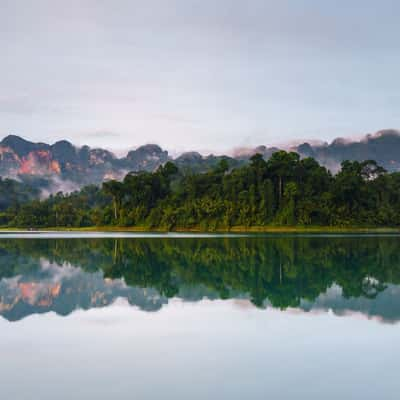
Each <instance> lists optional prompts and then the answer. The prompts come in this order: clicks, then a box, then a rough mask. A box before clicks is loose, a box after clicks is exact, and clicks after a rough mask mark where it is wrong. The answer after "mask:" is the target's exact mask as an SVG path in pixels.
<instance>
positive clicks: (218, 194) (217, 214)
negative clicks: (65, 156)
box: [3, 151, 400, 230]
mask: <svg viewBox="0 0 400 400" xmlns="http://www.w3.org/2000/svg"><path fill="white" fill-rule="evenodd" d="M3 223H4V224H7V225H9V226H13V227H32V228H41V227H87V226H108V225H109V226H122V227H124V226H126V227H130V226H140V227H144V228H148V229H155V228H161V229H167V230H173V229H192V228H195V229H201V230H215V229H227V230H228V229H230V228H232V227H235V226H236V227H237V226H239V227H245V228H246V227H251V226H267V225H277V226H281V225H282V226H296V225H301V226H310V225H316V226H318V225H322V226H344V227H345V226H399V225H400V173H397V172H395V173H388V172H386V170H385V169H383V168H382V167H380V166H379V165H377V163H376V162H375V161H363V162H358V161H344V162H343V163H342V166H341V170H340V171H339V172H338V173H337V174H336V175H332V174H331V173H330V172H329V171H328V170H327V169H326V168H325V167H323V166H321V165H319V164H318V162H317V161H315V160H314V159H313V158H303V159H301V158H300V156H299V155H298V154H297V153H293V152H285V151H278V152H275V153H274V154H273V155H272V156H271V157H270V159H269V160H268V161H265V160H264V159H263V157H262V156H261V155H260V154H256V155H254V156H253V157H252V158H251V160H250V163H249V164H247V165H245V166H241V167H237V168H233V169H231V168H230V166H229V164H228V162H227V161H226V160H224V159H222V160H221V161H220V162H219V163H218V164H217V165H216V167H215V168H213V169H212V170H210V171H209V172H206V173H192V174H188V173H185V174H183V173H182V172H181V171H180V170H179V169H178V168H177V167H176V165H175V164H173V163H172V162H167V163H166V164H164V165H163V166H160V167H159V168H158V169H157V170H156V172H138V173H130V174H127V175H126V176H125V178H124V180H123V181H122V182H120V181H115V180H110V181H108V182H105V183H103V185H102V187H101V188H100V187H96V186H88V187H86V188H84V189H82V190H81V191H79V192H73V193H71V194H69V195H64V194H62V193H59V194H57V195H55V196H50V197H49V198H48V199H46V200H34V201H28V202H25V203H21V202H19V201H18V200H16V201H15V202H14V203H13V204H12V205H11V206H10V207H9V208H7V210H6V211H5V212H4V213H3Z"/></svg>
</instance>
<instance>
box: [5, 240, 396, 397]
mask: <svg viewBox="0 0 400 400" xmlns="http://www.w3.org/2000/svg"><path fill="white" fill-rule="evenodd" d="M399 244H400V237H398V236H390V235H387V236H352V235H345V236H341V235H315V236H313V235H309V236H307V235H298V236H295V235H293V236H288V235H275V236H273V235H272V236H257V235H254V236H245V235H242V236H232V235H230V236H229V235H228V236H212V235H129V234H118V235H112V234H108V235H106V237H101V235H99V234H97V235H82V234H73V235H65V234H56V235H53V234H47V235H38V234H30V235H28V236H24V235H19V234H11V235H10V234H8V235H1V236H0V315H1V318H0V339H1V340H0V355H1V362H0V396H1V398H4V399H10V400H20V399H21V400H25V399H26V400H32V399H46V400H47V399H54V398H57V399H68V400H69V399H85V400H86V399H92V398H93V399H110V398H115V399H134V398H135V399H159V398H162V399H175V400H176V399H205V398H206V399H214V398H215V399H266V398H271V399H376V398H379V399H398V398H399V397H398V396H399V393H400V380H399V378H398V371H399V370H400V324H399V321H400V248H399Z"/></svg>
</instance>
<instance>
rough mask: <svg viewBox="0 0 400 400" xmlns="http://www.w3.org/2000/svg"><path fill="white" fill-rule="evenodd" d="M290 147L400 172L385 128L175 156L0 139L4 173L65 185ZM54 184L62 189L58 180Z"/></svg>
mask: <svg viewBox="0 0 400 400" xmlns="http://www.w3.org/2000/svg"><path fill="white" fill-rule="evenodd" d="M281 149H283V150H290V151H295V152H297V153H299V154H300V155H301V156H302V157H313V158H315V159H316V160H317V161H318V162H319V163H321V164H322V165H324V166H326V167H327V168H328V169H330V170H331V171H332V172H336V171H337V170H338V169H339V167H340V163H341V162H342V161H344V160H357V161H363V160H368V159H374V160H376V161H377V162H378V164H380V165H382V166H383V167H384V168H385V169H387V170H388V171H391V172H393V171H400V132H399V131H397V130H394V129H384V130H381V131H378V132H376V133H375V134H368V135H365V136H364V137H363V138H361V139H360V140H347V139H344V138H336V139H334V140H333V141H332V142H331V143H322V144H312V143H310V142H307V141H305V142H303V143H301V144H299V145H295V146H289V147H287V146H282V147H276V146H271V147H267V146H265V145H260V146H257V147H253V148H251V147H249V148H246V149H241V150H237V151H234V152H233V153H232V154H227V155H213V154H208V155H202V154H200V153H199V152H196V151H188V152H184V153H182V154H180V155H178V156H176V157H172V156H171V155H170V154H169V152H168V150H165V149H163V148H162V147H160V146H159V145H158V144H151V143H149V144H144V145H142V146H139V147H138V148H136V149H134V150H129V151H127V153H126V155H125V156H122V157H117V156H116V155H115V154H114V153H113V152H112V151H110V150H107V149H103V148H100V147H98V148H91V147H89V146H87V145H84V146H81V147H79V146H75V145H74V144H72V143H71V142H70V141H68V140H59V141H57V142H55V143H53V144H48V143H43V142H37V143H35V142H32V141H29V140H26V139H24V138H23V137H20V136H17V135H8V136H6V137H5V138H3V140H2V141H1V142H0V176H2V177H8V178H14V179H18V180H23V181H24V180H27V179H29V180H30V181H32V179H36V178H37V179H41V180H43V179H44V180H45V181H47V182H49V185H50V186H51V185H55V183H57V182H58V186H59V187H60V188H61V189H62V186H63V185H62V184H61V183H62V182H69V183H73V184H74V185H76V186H77V187H80V186H84V185H87V184H100V183H101V182H103V181H105V180H108V179H122V178H123V177H124V176H125V175H126V174H127V173H128V172H131V171H136V172H137V171H154V170H156V169H157V168H158V167H159V166H160V165H163V164H165V163H166V162H167V161H173V162H174V163H176V164H177V166H178V168H180V169H181V170H183V171H193V172H204V171H207V170H209V169H210V168H213V167H215V166H216V165H217V164H218V162H219V161H220V160H221V159H226V160H227V161H228V163H229V165H230V166H231V167H235V166H239V165H242V164H243V163H246V162H247V161H248V160H249V158H250V157H251V156H252V155H254V154H255V153H260V154H262V155H263V157H264V158H265V159H268V158H269V157H270V156H271V155H272V154H273V153H274V152H276V151H279V150H281ZM55 186H56V187H55V188H54V189H55V190H57V189H58V187H57V185H55ZM50 191H52V190H50Z"/></svg>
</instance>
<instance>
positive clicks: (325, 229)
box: [0, 226, 400, 234]
mask: <svg viewBox="0 0 400 400" xmlns="http://www.w3.org/2000/svg"><path fill="white" fill-rule="evenodd" d="M49 232H93V233H107V232H108V233H113V232H115V233H123V232H131V233H199V234H201V233H204V234H218V233H221V234H228V233H230V234H234V233H238V234H240V233H282V234H287V233H316V234H318V233H321V234H322V233H349V234H351V233H358V234H363V233H365V234H371V233H383V234H384V233H393V234H395V233H399V234H400V228H389V227H332V226H313V227H304V226H253V227H244V226H235V227H232V228H230V229H213V230H204V229H200V228H176V229H172V230H168V229H162V228H151V229H150V228H148V227H142V226H134V227H121V226H96V227H79V228H74V227H48V228H40V229H26V228H17V227H15V228H10V227H0V233H49Z"/></svg>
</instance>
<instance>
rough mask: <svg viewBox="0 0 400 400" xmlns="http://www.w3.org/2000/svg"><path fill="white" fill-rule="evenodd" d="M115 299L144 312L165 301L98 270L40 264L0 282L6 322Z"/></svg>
mask: <svg viewBox="0 0 400 400" xmlns="http://www.w3.org/2000/svg"><path fill="white" fill-rule="evenodd" d="M118 297H123V298H126V299H127V300H128V302H129V303H130V304H132V305H136V306H138V307H140V308H141V309H143V310H146V311H155V310H158V309H160V308H161V306H162V305H163V304H164V303H166V301H167V299H166V298H163V297H160V296H159V294H158V292H157V291H156V290H153V289H141V288H131V287H128V286H127V285H125V284H124V282H123V281H122V280H120V279H117V280H110V279H104V277H103V274H102V272H101V271H96V272H91V273H89V272H85V271H82V270H81V269H80V268H75V267H71V266H66V265H64V266H60V265H56V264H48V263H43V262H41V263H40V265H39V266H38V269H37V270H36V271H35V272H34V273H28V274H26V275H18V276H16V277H13V278H5V279H3V280H1V282H0V313H1V314H2V315H3V316H4V317H5V318H6V319H8V320H10V321H16V320H19V319H21V318H23V317H25V316H27V315H31V314H40V313H44V312H48V311H54V312H56V313H57V314H60V315H68V314H70V313H71V312H72V311H74V310H75V309H78V308H81V309H85V310H87V309H90V308H94V307H104V306H107V305H109V304H111V303H113V302H114V301H115V299H117V298H118Z"/></svg>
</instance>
